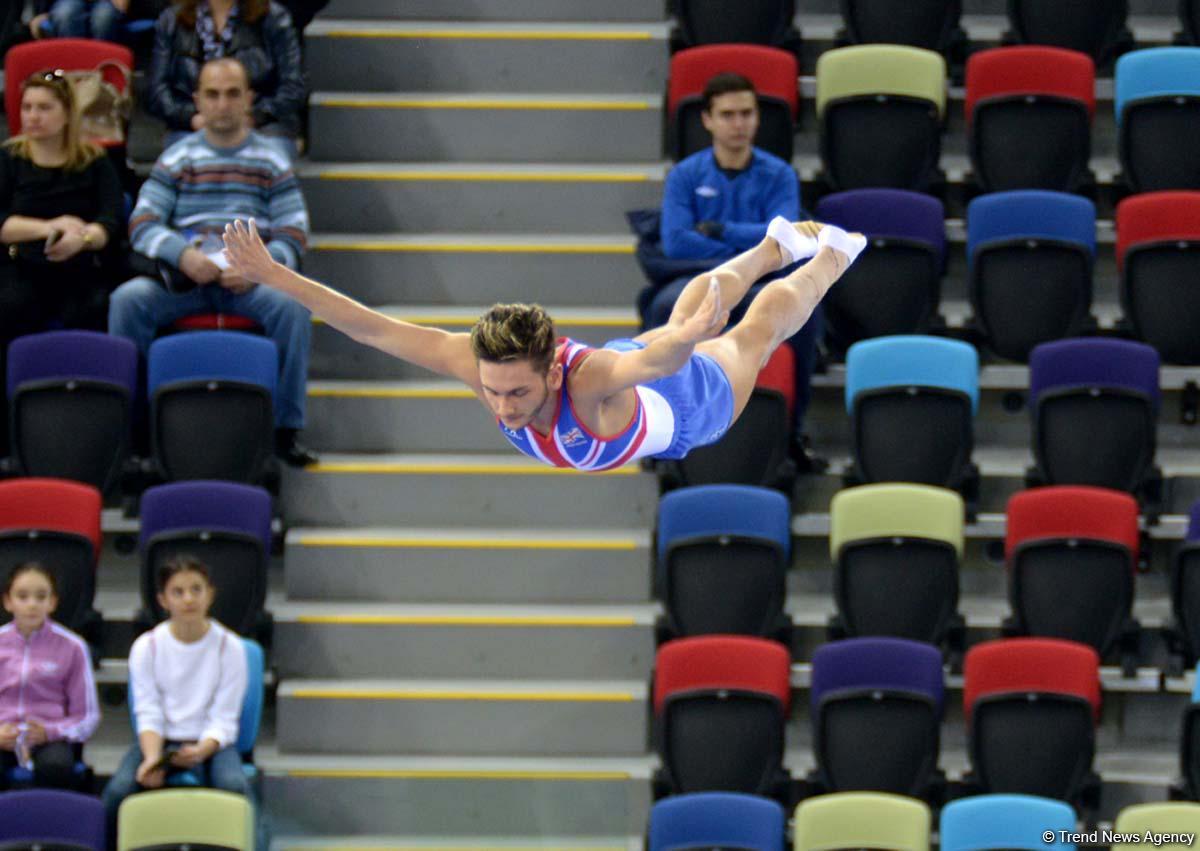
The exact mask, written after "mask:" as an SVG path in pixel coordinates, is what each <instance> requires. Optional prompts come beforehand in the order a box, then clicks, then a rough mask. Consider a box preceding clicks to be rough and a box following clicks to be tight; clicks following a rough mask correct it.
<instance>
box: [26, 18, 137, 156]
mask: <svg viewBox="0 0 1200 851" xmlns="http://www.w3.org/2000/svg"><path fill="white" fill-rule="evenodd" d="M105 62H119V63H120V64H122V65H124V66H125V67H126V68H128V69H130V70H131V71H132V70H133V51H131V50H130V49H129V48H128V47H123V46H122V45H119V44H113V43H112V42H108V41H99V40H96V39H90V38H51V39H45V40H43V41H31V42H27V43H25V44H18V45H17V46H15V47H12V48H10V49H9V50H8V52H7V53H5V54H4V112H5V114H7V115H8V132H9V135H11V136H16V135H17V134H18V133H20V132H21V85H22V84H23V83H24V82H25V81H26V80H27V79H28V78H29V76H30V75H31V74H34V73H36V72H38V71H45V70H51V69H62V70H63V71H87V70H90V69H92V68H98V67H99V66H100V65H101V64H102V63H105ZM104 79H105V81H106V82H108V83H111V84H112V85H113V86H115V87H116V88H117V91H120V92H124V91H125V85H126V83H127V82H128V81H127V80H126V79H125V75H124V74H122V73H120V72H119V71H117V69H115V68H106V69H104Z"/></svg>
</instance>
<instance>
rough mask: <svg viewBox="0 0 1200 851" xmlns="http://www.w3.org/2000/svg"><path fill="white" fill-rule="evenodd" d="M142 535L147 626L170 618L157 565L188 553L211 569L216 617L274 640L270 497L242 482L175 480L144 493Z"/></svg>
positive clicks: (143, 621) (240, 630)
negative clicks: (161, 600)
mask: <svg viewBox="0 0 1200 851" xmlns="http://www.w3.org/2000/svg"><path fill="white" fill-rule="evenodd" d="M141 514H142V522H141V527H140V529H139V533H138V549H139V551H140V553H141V560H142V567H141V590H142V605H143V606H144V607H145V609H144V614H142V615H140V616H139V618H138V620H139V622H140V623H141V624H142V625H144V626H147V627H148V626H149V625H151V624H154V623H157V622H158V621H160V620H162V619H163V618H164V617H166V613H165V612H164V611H163V610H162V607H161V606H159V604H158V599H157V597H158V588H157V581H156V577H157V573H158V568H159V567H160V566H161V565H162V564H164V563H165V562H166V561H167V560H168V559H170V558H172V557H174V556H177V555H181V554H188V555H193V556H196V557H197V558H199V559H200V560H201V561H202V562H204V564H205V565H207V566H208V569H209V572H210V575H211V577H212V581H213V585H214V587H215V588H216V590H217V595H216V600H215V601H214V602H213V606H212V616H213V617H214V618H216V619H217V620H219V621H220V622H221V623H223V624H225V626H227V627H229V628H230V629H232V630H234V631H235V632H238V633H240V634H242V635H258V636H259V637H260V638H262V639H263V640H264V641H265V640H266V639H267V638H268V637H269V622H270V620H269V616H268V615H267V614H266V613H265V612H264V611H263V605H264V604H265V602H266V599H267V562H268V559H269V558H270V552H271V496H270V494H268V493H267V492H266V491H265V490H263V489H262V488H260V487H255V486H253V485H243V484H239V483H236V482H214V481H190V482H175V483H172V484H165V485H159V486H157V487H153V488H149V489H148V490H147V491H146V492H145V493H144V494H142V510H141Z"/></svg>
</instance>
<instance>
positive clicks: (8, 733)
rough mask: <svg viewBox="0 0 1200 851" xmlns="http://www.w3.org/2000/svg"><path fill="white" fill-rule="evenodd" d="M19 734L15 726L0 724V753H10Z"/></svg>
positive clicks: (15, 744)
mask: <svg viewBox="0 0 1200 851" xmlns="http://www.w3.org/2000/svg"><path fill="white" fill-rule="evenodd" d="M20 733H21V731H20V730H18V729H17V725H16V724H0V751H11V750H12V749H13V748H15V747H16V746H17V736H18V735H20Z"/></svg>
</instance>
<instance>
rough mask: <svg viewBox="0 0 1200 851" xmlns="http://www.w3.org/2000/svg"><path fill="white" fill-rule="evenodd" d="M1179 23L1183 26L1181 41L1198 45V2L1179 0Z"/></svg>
mask: <svg viewBox="0 0 1200 851" xmlns="http://www.w3.org/2000/svg"><path fill="white" fill-rule="evenodd" d="M1179 22H1180V23H1181V24H1183V33H1182V35H1183V40H1184V41H1186V42H1187V43H1188V44H1200V2H1197V0H1179Z"/></svg>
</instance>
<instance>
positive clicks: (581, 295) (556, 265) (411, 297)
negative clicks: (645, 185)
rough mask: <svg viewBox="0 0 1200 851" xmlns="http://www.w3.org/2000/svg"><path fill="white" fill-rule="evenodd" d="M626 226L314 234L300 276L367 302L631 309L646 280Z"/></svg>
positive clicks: (632, 239)
mask: <svg viewBox="0 0 1200 851" xmlns="http://www.w3.org/2000/svg"><path fill="white" fill-rule="evenodd" d="M634 247H635V246H634V238H633V236H632V235H631V234H629V233H628V231H626V232H625V233H623V234H622V233H619V232H617V231H615V230H614V232H613V234H611V235H593V234H574V235H569V234H568V235H559V234H529V235H522V234H492V233H474V234H454V233H431V234H406V233H393V234H334V233H326V234H316V235H314V236H313V237H312V238H311V239H310V240H309V253H308V255H307V256H306V258H305V261H304V271H305V274H307V275H310V276H312V277H314V278H316V279H318V280H320V281H323V282H329V283H330V284H331V285H333V286H335V287H338V288H339V289H340V290H341V291H342V292H344V293H346V294H347V295H349V296H351V297H353V298H356V299H358V300H360V301H363V302H365V303H367V304H405V303H413V302H418V303H425V304H435V303H436V304H449V305H453V304H477V303H491V302H497V301H511V300H513V299H515V298H518V297H519V298H521V299H523V300H526V301H536V302H541V303H548V304H558V305H562V306H564V307H587V306H598V305H602V306H606V307H628V306H629V305H631V304H633V301H634V298H635V297H636V295H637V292H638V290H639V289H641V287H642V286H643V285H644V283H645V281H644V279H643V277H642V273H641V271H640V270H639V268H638V265H637V262H636V260H635V259H634Z"/></svg>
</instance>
